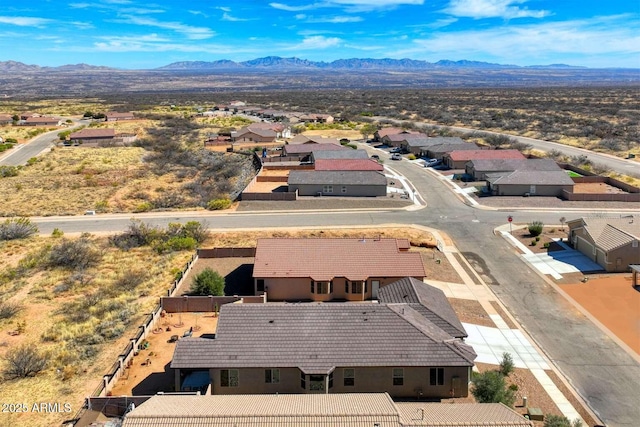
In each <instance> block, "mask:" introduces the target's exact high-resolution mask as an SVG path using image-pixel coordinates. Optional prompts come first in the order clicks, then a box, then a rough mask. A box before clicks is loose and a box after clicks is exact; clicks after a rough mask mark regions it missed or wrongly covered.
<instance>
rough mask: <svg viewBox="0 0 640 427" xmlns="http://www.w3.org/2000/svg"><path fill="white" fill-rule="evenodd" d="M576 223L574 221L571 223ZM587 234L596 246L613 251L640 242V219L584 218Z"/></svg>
mask: <svg viewBox="0 0 640 427" xmlns="http://www.w3.org/2000/svg"><path fill="white" fill-rule="evenodd" d="M571 222H574V221H571ZM582 223H583V224H584V228H585V230H586V232H587V233H589V235H590V236H591V239H593V241H594V242H595V243H596V245H597V246H598V247H599V248H601V249H602V250H604V251H611V250H614V249H617V248H619V247H622V246H624V245H627V244H630V243H632V242H633V241H634V240H639V241H640V217H639V216H627V217H622V218H588V217H587V218H582Z"/></svg>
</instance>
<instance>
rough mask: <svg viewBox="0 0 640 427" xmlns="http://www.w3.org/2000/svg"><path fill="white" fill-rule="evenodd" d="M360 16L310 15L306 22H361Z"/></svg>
mask: <svg viewBox="0 0 640 427" xmlns="http://www.w3.org/2000/svg"><path fill="white" fill-rule="evenodd" d="M361 21H362V18H361V17H359V16H324V17H317V18H316V17H308V18H307V19H306V20H305V22H307V23H310V24H325V23H326V24H348V23H352V22H361Z"/></svg>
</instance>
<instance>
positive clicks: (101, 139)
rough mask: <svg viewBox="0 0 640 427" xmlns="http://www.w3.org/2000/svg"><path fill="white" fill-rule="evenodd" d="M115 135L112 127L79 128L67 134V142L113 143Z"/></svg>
mask: <svg viewBox="0 0 640 427" xmlns="http://www.w3.org/2000/svg"><path fill="white" fill-rule="evenodd" d="M115 137H116V131H115V130H114V129H88V128H85V129H81V130H79V131H78V132H73V133H72V134H71V135H69V142H70V143H72V144H89V143H94V144H98V143H107V144H109V143H113V142H114V138H115Z"/></svg>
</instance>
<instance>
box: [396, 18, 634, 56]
mask: <svg viewBox="0 0 640 427" xmlns="http://www.w3.org/2000/svg"><path fill="white" fill-rule="evenodd" d="M637 22H638V21H637V20H636V19H635V17H629V16H610V17H596V18H592V19H585V20H575V21H563V22H547V23H541V24H529V25H520V26H518V25H505V26H500V27H495V28H491V29H487V30H469V31H459V32H448V33H445V32H440V33H434V34H433V35H432V36H431V37H428V38H423V39H419V40H414V44H415V47H414V48H409V49H404V50H400V51H398V52H395V53H394V55H395V56H397V55H400V56H414V57H415V56H420V57H425V55H429V54H431V55H433V56H434V57H439V58H440V59H442V56H449V57H455V59H479V60H484V59H483V58H490V59H491V60H494V61H499V62H501V63H517V64H528V65H531V64H532V63H541V62H550V61H553V62H557V61H561V62H562V60H563V58H578V61H579V59H580V58H584V59H589V60H590V61H592V60H593V59H595V57H598V56H601V57H602V58H606V57H613V56H616V55H617V56H619V57H623V56H628V57H629V58H630V59H631V58H634V57H635V58H636V60H635V62H636V63H638V62H639V61H638V59H637V58H638V57H640V28H638V24H637ZM592 57H594V58H592ZM451 59H454V58H451ZM616 65H617V64H615V63H610V64H607V65H606V66H616ZM627 66H628V65H627Z"/></svg>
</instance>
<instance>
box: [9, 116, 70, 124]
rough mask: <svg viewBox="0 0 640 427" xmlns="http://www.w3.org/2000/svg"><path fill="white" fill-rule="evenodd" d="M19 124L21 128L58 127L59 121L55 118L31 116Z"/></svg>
mask: <svg viewBox="0 0 640 427" xmlns="http://www.w3.org/2000/svg"><path fill="white" fill-rule="evenodd" d="M19 124H21V125H22V126H59V125H60V119H57V118H55V117H45V116H37V117H35V116H33V117H27V118H26V119H25V120H20V122H19Z"/></svg>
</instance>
